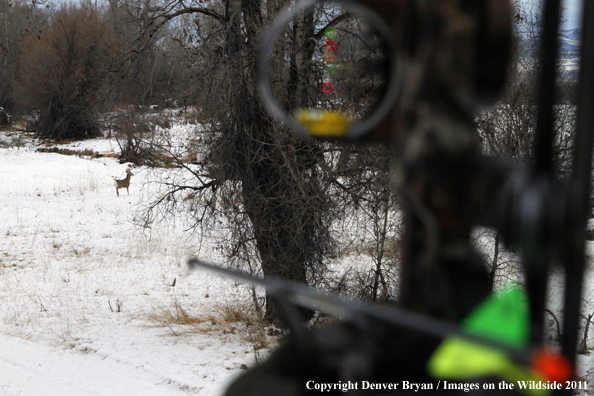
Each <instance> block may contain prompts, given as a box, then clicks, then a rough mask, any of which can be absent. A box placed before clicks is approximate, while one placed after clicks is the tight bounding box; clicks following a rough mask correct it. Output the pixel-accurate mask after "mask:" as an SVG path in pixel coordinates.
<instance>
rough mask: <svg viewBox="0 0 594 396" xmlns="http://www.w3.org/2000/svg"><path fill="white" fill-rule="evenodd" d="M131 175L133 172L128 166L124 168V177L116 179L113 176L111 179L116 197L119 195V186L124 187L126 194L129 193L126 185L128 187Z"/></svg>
mask: <svg viewBox="0 0 594 396" xmlns="http://www.w3.org/2000/svg"><path fill="white" fill-rule="evenodd" d="M132 176H134V174H133V173H132V171H131V170H130V168H128V169H126V177H125V178H124V179H122V180H118V179H116V178H115V177H114V178H113V181H114V183H115V189H116V194H117V195H118V197H119V196H120V192H119V190H120V188H125V189H126V191H127V192H128V195H130V190H128V187H130V178H131V177H132Z"/></svg>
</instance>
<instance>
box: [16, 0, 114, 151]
mask: <svg viewBox="0 0 594 396" xmlns="http://www.w3.org/2000/svg"><path fill="white" fill-rule="evenodd" d="M117 51H118V43H117V40H116V39H115V36H114V35H113V34H112V31H111V29H110V28H109V26H108V25H106V24H105V22H104V21H103V20H102V17H101V15H100V14H99V13H98V11H97V10H96V9H95V8H94V7H93V6H92V5H91V4H90V3H83V4H81V5H76V6H75V5H64V6H62V8H60V9H59V10H58V11H56V13H55V14H54V15H53V18H52V22H51V24H50V26H49V28H48V30H47V31H44V32H41V33H40V34H30V35H29V36H28V37H27V38H26V41H25V43H24V44H23V48H22V52H21V57H20V68H19V75H18V80H17V86H16V98H17V100H18V102H19V104H20V106H21V107H22V108H23V109H25V110H37V111H38V112H39V117H38V120H37V123H38V132H39V134H40V135H41V136H43V137H48V138H55V139H73V138H85V137H93V136H96V135H98V134H99V125H98V110H99V106H100V104H101V103H102V101H103V100H104V99H105V97H106V92H104V91H103V90H102V89H103V88H104V87H105V83H106V82H107V80H108V78H109V77H110V75H111V74H110V73H111V71H112V69H111V68H112V66H113V60H114V57H115V53H117Z"/></svg>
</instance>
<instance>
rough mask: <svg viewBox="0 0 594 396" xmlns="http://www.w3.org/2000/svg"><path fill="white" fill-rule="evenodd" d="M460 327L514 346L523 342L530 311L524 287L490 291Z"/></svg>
mask: <svg viewBox="0 0 594 396" xmlns="http://www.w3.org/2000/svg"><path fill="white" fill-rule="evenodd" d="M462 328H464V329H466V330H468V332H470V333H473V334H476V335H481V336H483V337H485V338H490V339H492V340H495V341H499V342H502V343H505V344H509V345H510V346H513V347H516V348H521V347H524V346H527V345H528V341H529V337H530V314H529V310H528V300H527V297H526V293H525V291H524V289H522V288H520V287H512V288H509V289H507V290H504V291H502V292H501V293H498V294H492V295H491V296H489V297H488V298H487V299H486V300H485V301H483V302H482V303H481V304H480V305H479V306H478V307H477V308H476V309H475V310H474V311H473V312H472V313H471V314H470V315H469V316H467V317H466V318H465V319H464V320H463V321H462Z"/></svg>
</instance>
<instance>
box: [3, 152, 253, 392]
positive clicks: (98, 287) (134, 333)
mask: <svg viewBox="0 0 594 396" xmlns="http://www.w3.org/2000/svg"><path fill="white" fill-rule="evenodd" d="M86 144H87V145H91V146H93V147H91V148H94V149H95V150H97V151H99V152H103V153H106V152H109V151H110V150H112V147H114V145H115V146H116V147H117V145H116V144H115V142H112V144H111V145H110V144H109V142H108V141H106V140H98V141H96V142H95V143H89V142H87V143H86ZM125 169H126V165H122V164H119V163H117V161H116V159H115V158H106V157H103V158H95V159H91V158H89V157H86V158H79V157H76V156H66V155H61V154H50V153H39V152H35V147H34V146H33V145H31V144H28V143H27V142H26V141H25V144H24V147H21V148H2V149H0V235H1V237H0V395H44V396H50V395H80V396H83V395H117V394H122V395H130V396H133V395H143V396H146V395H178V394H199V395H218V394H220V393H221V392H222V390H223V389H224V387H225V384H226V383H227V382H228V381H229V380H230V379H231V378H232V377H233V376H235V375H237V374H238V373H240V372H241V371H242V365H247V366H249V365H252V364H253V362H254V349H253V347H252V343H250V342H249V341H246V337H247V335H246V332H245V331H244V330H243V328H242V324H241V322H235V321H233V317H232V315H231V314H230V313H233V312H236V311H241V310H242V309H243V307H242V305H241V304H243V303H242V301H244V300H245V298H242V297H241V296H242V293H245V292H246V290H245V287H243V286H236V285H235V284H234V283H233V282H231V281H227V280H224V279H221V278H220V277H217V276H215V275H209V274H205V273H201V272H194V273H192V274H187V273H186V268H185V260H186V259H187V257H188V256H189V255H191V254H200V256H201V257H206V258H209V257H210V258H213V253H212V252H213V249H212V248H213V247H212V246H207V245H205V244H202V245H197V244H196V242H195V241H196V240H197V238H193V237H191V236H189V235H188V234H187V233H183V232H182V231H181V230H180V229H178V228H176V227H175V226H174V225H172V224H163V225H154V226H153V227H152V228H151V229H150V230H144V229H142V228H139V227H137V226H135V225H134V222H133V219H134V217H135V216H137V215H138V212H139V210H140V207H141V204H142V203H143V202H142V200H146V199H148V197H150V193H151V191H150V189H149V187H147V186H148V185H145V182H147V181H149V180H147V177H148V172H145V171H144V170H143V169H141V168H136V169H134V170H133V172H134V173H135V176H134V177H133V178H132V182H131V185H130V195H129V196H128V195H127V194H126V191H125V190H120V197H117V196H116V193H115V187H114V182H113V179H112V176H117V177H121V176H123V175H124V171H125ZM174 280H175V283H174ZM173 285H174V286H173ZM243 368H245V366H243Z"/></svg>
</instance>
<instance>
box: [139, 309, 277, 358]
mask: <svg viewBox="0 0 594 396" xmlns="http://www.w3.org/2000/svg"><path fill="white" fill-rule="evenodd" d="M146 319H147V321H148V322H149V324H148V326H150V327H163V328H168V329H169V330H170V331H171V335H173V336H174V337H178V336H182V335H189V334H197V333H200V334H205V333H209V332H220V333H222V334H238V335H239V337H241V338H242V339H243V340H244V341H246V342H249V343H250V344H251V345H252V347H253V348H254V350H256V351H258V350H261V349H264V348H267V347H269V346H270V345H271V344H273V343H275V342H276V341H277V340H278V336H279V332H278V331H274V330H275V328H273V327H272V326H270V325H268V324H266V323H261V322H260V321H259V320H258V315H257V314H256V312H255V310H254V309H253V307H252V306H251V305H250V304H249V303H245V302H239V301H234V302H217V303H216V304H215V305H214V306H212V307H210V308H209V312H208V313H201V314H192V313H190V312H188V310H187V309H185V308H184V307H183V306H182V304H181V303H180V302H179V300H178V299H177V298H174V300H173V302H172V304H171V305H169V306H168V307H159V308H156V309H154V310H153V311H152V312H150V313H148V314H147V315H146Z"/></svg>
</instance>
